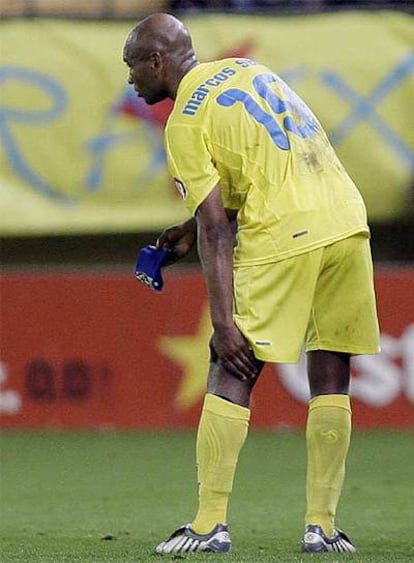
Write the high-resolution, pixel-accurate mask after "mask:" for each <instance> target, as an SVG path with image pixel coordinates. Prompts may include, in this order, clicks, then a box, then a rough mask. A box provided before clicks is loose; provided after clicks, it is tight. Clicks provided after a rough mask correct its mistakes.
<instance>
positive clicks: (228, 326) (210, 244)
mask: <svg viewBox="0 0 414 563" xmlns="http://www.w3.org/2000/svg"><path fill="white" fill-rule="evenodd" d="M196 218H197V225H198V250H199V254H200V259H201V263H202V266H203V271H204V276H205V279H206V284H207V290H208V293H209V300H210V312H211V320H212V323H213V327H214V334H213V338H212V344H213V346H214V349H215V351H216V353H217V355H218V357H219V360H220V361H221V363H222V364H223V366H224V368H225V369H226V370H227V371H229V372H230V373H232V374H233V375H234V376H236V377H238V378H239V379H242V380H245V379H248V378H252V377H255V376H256V374H257V369H256V365H255V363H254V358H253V354H252V351H251V350H250V349H249V347H248V344H247V341H246V339H245V338H244V336H243V335H242V334H241V332H240V331H239V329H238V328H237V326H236V325H235V323H234V321H233V232H232V228H231V221H230V220H229V217H228V216H227V213H226V211H225V209H224V208H223V204H222V201H221V194H220V187H219V185H217V186H216V187H215V188H214V189H213V190H212V191H211V192H210V193H209V195H208V196H207V197H206V199H205V200H204V201H203V202H202V203H201V204H200V205H199V207H198V209H197V212H196Z"/></svg>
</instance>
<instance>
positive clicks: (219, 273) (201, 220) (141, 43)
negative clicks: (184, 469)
mask: <svg viewBox="0 0 414 563" xmlns="http://www.w3.org/2000/svg"><path fill="white" fill-rule="evenodd" d="M123 60H124V62H125V63H126V64H127V66H128V68H129V77H128V82H129V84H132V85H133V86H134V88H135V90H136V92H137V95H139V96H140V97H143V98H144V100H145V101H146V102H147V103H148V104H155V103H157V102H159V101H161V100H163V99H165V98H171V99H172V100H175V98H176V95H177V90H178V86H179V84H180V81H181V79H182V78H183V76H184V75H185V74H186V73H187V72H189V71H190V70H191V69H192V68H193V67H194V66H195V65H197V64H198V61H197V58H196V56H195V53H194V50H193V47H192V43H191V37H190V35H189V33H188V30H187V29H186V28H185V26H184V25H183V24H182V23H181V22H180V21H179V20H177V19H176V18H174V17H173V16H171V15H169V14H154V15H152V16H149V17H148V18H146V19H145V20H143V21H142V22H141V23H140V24H138V25H137V26H136V27H135V28H134V29H133V30H132V31H131V33H130V34H129V36H128V39H127V41H126V43H125V46H124V50H123ZM234 221H237V212H236V211H234V210H233V211H230V210H226V209H224V207H223V204H222V200H221V192H220V185H219V184H217V185H216V186H215V188H214V189H213V190H212V191H211V192H210V194H209V195H208V196H207V198H206V199H205V200H204V201H203V202H202V203H201V205H200V206H199V207H198V209H197V213H196V217H195V218H194V217H193V218H191V219H189V220H188V221H185V222H184V223H180V224H179V225H174V226H173V227H170V228H168V229H166V230H165V231H164V232H163V233H162V234H161V235H160V237H159V239H158V241H157V247H158V248H170V249H173V250H174V251H175V258H174V260H172V261H171V262H170V263H173V262H174V261H176V260H179V259H181V258H183V257H184V256H186V255H187V254H188V253H189V252H190V250H191V248H192V247H193V246H194V244H195V243H196V241H197V244H198V252H199V256H200V259H201V263H202V267H203V273H204V277H205V280H206V284H207V290H208V294H209V302H210V313H211V320H212V324H213V328H214V333H213V336H212V338H211V342H210V347H211V349H212V354H211V362H210V370H209V374H208V383H207V390H208V392H209V393H213V394H215V395H219V396H221V397H223V398H225V399H227V400H229V401H231V402H233V403H236V404H238V405H241V406H244V407H248V406H249V403H250V395H251V391H252V389H253V387H254V385H255V383H256V381H257V379H258V377H259V375H260V372H261V370H262V367H263V362H261V361H260V360H257V359H256V358H255V357H254V355H253V352H252V350H251V349H250V347H249V345H248V342H247V341H246V339H245V337H244V336H243V334H242V333H241V332H240V330H239V329H238V328H237V326H236V324H235V323H234V320H233V309H232V303H233V287H232V286H233V246H234V228H233V225H234ZM308 379H309V387H310V392H311V396H312V397H315V396H317V395H325V394H347V393H348V390H349V379H350V357H349V355H348V354H343V353H339V352H331V351H325V350H316V351H313V352H309V353H308Z"/></svg>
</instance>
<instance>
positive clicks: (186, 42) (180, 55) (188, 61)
mask: <svg viewBox="0 0 414 563" xmlns="http://www.w3.org/2000/svg"><path fill="white" fill-rule="evenodd" d="M123 58H124V62H125V63H126V64H127V65H128V67H129V69H130V74H129V80H128V81H129V83H130V84H133V85H134V86H135V90H136V91H137V92H138V95H139V96H141V97H143V98H144V99H145V101H146V102H147V103H149V104H153V103H156V102H159V101H161V100H162V99H164V98H167V97H169V98H173V99H174V98H175V95H176V93H177V88H178V84H179V83H180V81H181V79H182V77H183V76H184V75H185V74H186V73H187V72H188V71H189V70H190V69H191V68H192V67H193V66H194V65H196V64H197V60H196V57H195V54H194V50H193V46H192V42H191V36H190V33H189V32H188V29H187V28H186V27H185V25H184V24H183V23H182V22H180V20H178V19H177V18H175V17H174V16H171V15H170V14H163V13H160V14H153V15H152V16H148V17H147V18H145V20H142V21H141V22H140V23H139V24H138V25H136V26H135V27H134V29H133V30H132V31H131V32H130V33H129V35H128V38H127V40H126V43H125V46H124V51H123Z"/></svg>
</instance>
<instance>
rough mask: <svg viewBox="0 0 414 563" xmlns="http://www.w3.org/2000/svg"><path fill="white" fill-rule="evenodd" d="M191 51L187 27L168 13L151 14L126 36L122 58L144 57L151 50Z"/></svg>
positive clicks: (166, 51) (147, 55)
mask: <svg viewBox="0 0 414 563" xmlns="http://www.w3.org/2000/svg"><path fill="white" fill-rule="evenodd" d="M190 51H193V46H192V43H191V37H190V33H189V31H188V29H187V28H186V27H185V25H184V24H183V23H182V22H180V20H178V19H177V18H175V17H174V16H171V15H170V14H163V13H160V14H153V15H152V16H148V17H147V18H145V20H142V21H141V22H140V23H139V24H138V25H137V26H135V27H134V29H133V30H132V31H131V33H130V34H129V36H128V39H127V41H126V44H125V48H124V59H125V58H127V59H129V60H131V59H132V60H134V59H137V58H138V59H145V58H147V57H149V56H150V55H151V52H159V53H163V54H166V53H170V54H172V55H176V56H177V55H180V54H186V53H188V52H190Z"/></svg>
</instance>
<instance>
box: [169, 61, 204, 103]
mask: <svg viewBox="0 0 414 563" xmlns="http://www.w3.org/2000/svg"><path fill="white" fill-rule="evenodd" d="M198 64H199V62H198V60H197V59H196V56H195V54H194V53H192V55H191V56H190V57H188V58H186V59H185V60H184V61H182V63H181V64H180V65H179V66H178V69H177V72H176V80H175V83H174V85H173V88H171V98H172V99H173V100H175V98H176V97H177V91H178V87H179V85H180V82H181V80H182V79H183V78H184V76H185V75H186V74H187V73H188V72H190V70H192V69H193V68H194V67H195V66H197V65H198Z"/></svg>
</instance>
